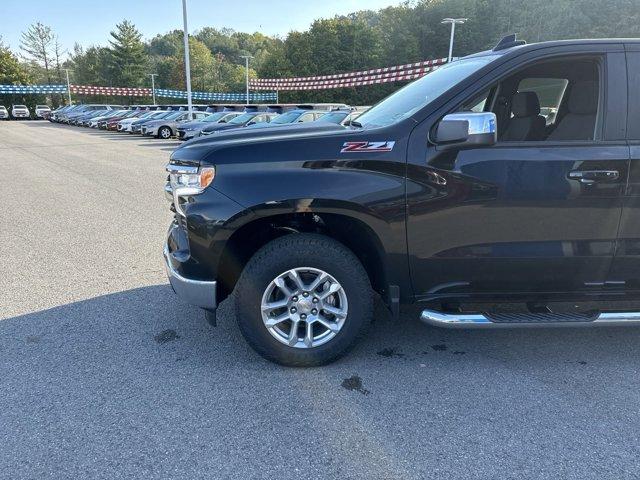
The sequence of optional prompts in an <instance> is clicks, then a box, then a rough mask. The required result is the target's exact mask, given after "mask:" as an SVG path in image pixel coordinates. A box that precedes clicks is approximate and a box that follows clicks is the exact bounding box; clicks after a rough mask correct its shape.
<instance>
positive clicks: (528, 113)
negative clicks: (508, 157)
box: [459, 57, 601, 142]
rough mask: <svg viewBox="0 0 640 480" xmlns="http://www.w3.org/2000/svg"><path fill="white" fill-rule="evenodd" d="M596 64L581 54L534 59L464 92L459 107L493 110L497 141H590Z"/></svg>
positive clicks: (597, 78) (597, 89) (596, 95)
mask: <svg viewBox="0 0 640 480" xmlns="http://www.w3.org/2000/svg"><path fill="white" fill-rule="evenodd" d="M599 65H600V62H599V59H598V58H585V57H576V58H566V59H562V60H553V61H545V62H541V63H538V64H534V65H532V66H529V67H527V68H525V69H523V70H521V71H519V72H516V73H515V74H511V75H510V76H509V77H507V78H505V79H503V80H501V81H500V82H498V84H497V85H496V86H495V87H496V88H493V89H490V90H486V89H485V90H484V91H482V92H480V93H478V94H476V95H475V96H473V97H471V98H469V100H468V101H466V102H465V103H463V105H462V106H461V108H460V109H459V111H467V112H483V111H485V112H487V111H491V112H493V113H495V114H496V119H497V124H498V141H499V142H527V141H532V142H533V141H535V142H541V141H550V142H551V141H553V142H559V141H594V140H595V139H596V136H595V131H596V120H597V118H598V117H599V108H600V106H599V99H600V97H601V95H600V90H601V85H600V68H599ZM496 92H497V93H496Z"/></svg>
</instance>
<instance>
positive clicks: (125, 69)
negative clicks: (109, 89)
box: [109, 20, 149, 87]
mask: <svg viewBox="0 0 640 480" xmlns="http://www.w3.org/2000/svg"><path fill="white" fill-rule="evenodd" d="M111 37H112V39H111V40H109V43H110V44H111V48H110V49H109V50H110V67H111V81H112V82H111V83H112V85H114V86H121V87H136V86H141V85H143V84H144V82H145V81H146V75H147V73H148V65H149V57H148V55H147V52H146V50H145V46H144V43H143V42H142V35H141V34H140V32H138V30H137V29H136V27H135V26H134V25H133V23H131V22H129V21H128V20H124V21H122V22H121V23H119V24H117V25H116V29H115V30H114V31H112V32H111Z"/></svg>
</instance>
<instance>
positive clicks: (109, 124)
mask: <svg viewBox="0 0 640 480" xmlns="http://www.w3.org/2000/svg"><path fill="white" fill-rule="evenodd" d="M143 113H144V111H143V110H131V111H129V112H128V113H126V114H124V115H122V116H116V117H113V118H110V119H108V120H107V121H106V122H101V124H100V125H99V128H101V129H104V130H113V131H117V130H118V125H119V124H120V122H122V121H125V120H135V119H137V118H140V116H141V115H142V114H143ZM103 124H104V125H103Z"/></svg>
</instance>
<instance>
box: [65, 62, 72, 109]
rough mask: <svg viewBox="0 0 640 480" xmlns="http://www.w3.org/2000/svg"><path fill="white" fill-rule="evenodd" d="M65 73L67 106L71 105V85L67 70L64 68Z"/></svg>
mask: <svg viewBox="0 0 640 480" xmlns="http://www.w3.org/2000/svg"><path fill="white" fill-rule="evenodd" d="M64 71H65V72H67V94H68V95H69V105H71V84H70V83H69V69H68V68H65V69H64Z"/></svg>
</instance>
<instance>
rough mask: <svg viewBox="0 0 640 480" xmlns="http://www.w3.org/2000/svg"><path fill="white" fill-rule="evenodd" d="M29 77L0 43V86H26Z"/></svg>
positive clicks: (7, 49) (9, 51) (14, 57)
mask: <svg viewBox="0 0 640 480" xmlns="http://www.w3.org/2000/svg"><path fill="white" fill-rule="evenodd" d="M28 83H29V76H28V74H27V71H26V70H25V68H24V67H23V66H22V65H20V61H19V60H18V59H17V58H16V56H15V55H14V54H13V53H11V50H9V48H7V47H6V46H5V45H4V44H3V43H2V42H1V41H0V84H2V85H26V84H28Z"/></svg>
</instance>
